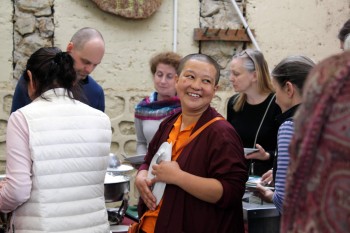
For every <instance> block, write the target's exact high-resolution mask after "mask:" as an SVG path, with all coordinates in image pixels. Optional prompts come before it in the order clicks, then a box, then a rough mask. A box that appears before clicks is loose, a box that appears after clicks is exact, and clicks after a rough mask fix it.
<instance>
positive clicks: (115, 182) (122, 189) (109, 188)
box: [104, 172, 130, 203]
mask: <svg viewBox="0 0 350 233" xmlns="http://www.w3.org/2000/svg"><path fill="white" fill-rule="evenodd" d="M129 190H130V177H129V176H125V175H118V174H115V173H112V172H107V173H106V176H105V181H104V196H105V202H106V203H108V202H117V201H121V200H123V196H124V193H128V192H129Z"/></svg>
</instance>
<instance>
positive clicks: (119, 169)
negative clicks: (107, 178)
mask: <svg viewBox="0 0 350 233" xmlns="http://www.w3.org/2000/svg"><path fill="white" fill-rule="evenodd" d="M133 169H134V168H133V167H132V166H130V165H126V164H122V165H120V166H118V167H115V168H114V167H108V168H107V171H108V172H129V171H132V170H133Z"/></svg>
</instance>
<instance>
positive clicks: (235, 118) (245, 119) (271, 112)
mask: <svg viewBox="0 0 350 233" xmlns="http://www.w3.org/2000/svg"><path fill="white" fill-rule="evenodd" d="M237 95H238V94H235V95H234V96H232V97H231V98H230V99H229V101H228V103H227V120H228V121H229V122H230V123H231V125H232V126H233V127H234V128H235V129H236V131H237V132H238V134H239V136H240V137H241V139H242V142H243V146H244V147H247V148H253V147H255V145H254V140H255V135H256V134H257V131H258V128H259V125H260V122H261V120H262V118H263V116H264V114H265V111H266V109H267V107H268V105H269V103H270V101H271V99H272V98H274V99H272V102H271V105H270V107H269V109H268V111H267V113H266V116H265V119H264V121H263V123H262V125H261V128H260V130H259V133H258V136H257V140H256V143H257V144H260V145H261V146H262V147H263V148H264V149H265V150H266V151H267V152H269V154H270V159H269V160H267V161H263V160H253V161H250V163H252V162H254V168H253V170H254V172H253V173H251V175H258V176H261V175H263V174H264V173H265V172H267V171H268V170H269V169H271V168H272V166H273V159H274V154H275V150H276V144H277V131H278V127H279V124H278V122H277V121H276V117H277V116H278V115H280V114H281V109H280V107H279V106H278V105H277V104H276V102H275V97H274V94H273V93H271V94H270V95H269V96H268V97H267V98H266V99H265V100H264V101H263V102H262V103H260V104H256V105H251V104H249V103H247V102H246V103H245V104H244V106H243V109H242V110H241V111H239V112H236V111H234V110H233V104H234V102H235V101H236V98H237ZM251 170H252V169H251Z"/></svg>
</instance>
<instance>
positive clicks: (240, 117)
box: [227, 49, 281, 181]
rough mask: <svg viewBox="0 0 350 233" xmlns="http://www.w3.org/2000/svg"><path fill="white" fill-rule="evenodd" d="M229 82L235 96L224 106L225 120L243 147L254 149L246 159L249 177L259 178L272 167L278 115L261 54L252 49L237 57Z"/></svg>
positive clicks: (277, 107)
mask: <svg viewBox="0 0 350 233" xmlns="http://www.w3.org/2000/svg"><path fill="white" fill-rule="evenodd" d="M230 81H231V83H232V86H233V88H234V90H235V92H237V94H235V95H233V96H232V97H231V98H230V99H229V101H228V103H227V120H228V121H229V122H230V123H231V124H232V126H233V127H234V128H235V129H236V131H237V132H238V134H239V135H240V137H241V139H242V142H243V145H244V148H250V149H257V150H256V151H255V152H252V153H249V154H246V156H245V157H246V159H247V160H249V164H250V170H249V172H250V175H257V176H262V175H263V174H264V173H266V172H267V171H269V170H270V169H271V168H272V166H273V160H274V154H275V150H276V138H277V130H278V124H277V122H276V116H277V115H279V114H280V113H281V109H280V108H279V106H278V105H277V104H276V103H275V94H274V89H273V86H272V83H271V78H270V74H269V69H268V65H267V63H266V60H265V58H264V56H263V54H262V53H261V52H260V51H257V50H251V49H247V50H244V51H242V52H241V53H239V54H236V55H235V56H234V57H233V58H232V61H231V64H230ZM271 174H272V172H271ZM270 177H272V176H269V179H271V178H270ZM263 179H265V178H264V177H263ZM269 181H270V180H269Z"/></svg>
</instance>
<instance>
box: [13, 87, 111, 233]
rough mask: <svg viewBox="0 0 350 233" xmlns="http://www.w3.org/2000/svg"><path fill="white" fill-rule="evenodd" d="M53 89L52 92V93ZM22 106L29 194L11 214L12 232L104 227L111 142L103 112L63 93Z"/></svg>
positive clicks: (48, 94) (49, 93) (106, 226)
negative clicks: (29, 160)
mask: <svg viewBox="0 0 350 233" xmlns="http://www.w3.org/2000/svg"><path fill="white" fill-rule="evenodd" d="M54 92H55V93H54ZM44 95H45V97H48V98H49V100H44V99H42V98H40V97H39V98H37V99H36V100H35V101H33V102H32V103H31V104H29V105H27V106H25V107H23V108H21V109H20V110H19V111H21V112H22V113H23V114H24V116H25V118H26V120H27V123H28V128H29V147H30V151H31V158H32V161H33V166H32V182H33V183H32V190H31V195H30V199H29V200H28V201H27V202H25V203H24V204H23V205H21V206H20V207H19V208H17V209H16V210H15V211H14V213H13V218H12V223H13V224H14V227H15V229H14V230H15V232H16V233H34V232H41V233H42V232H62V233H63V232H64V233H69V232H74V233H79V232H84V233H86V232H89V233H92V232H109V224H108V220H107V212H106V207H105V201H104V178H105V173H106V168H107V159H108V154H109V151H110V143H111V136H112V133H111V123H110V120H109V118H108V116H107V115H106V114H104V113H103V112H101V111H99V110H96V109H94V108H92V107H90V106H88V105H86V104H83V103H81V102H79V101H73V100H71V99H70V98H68V97H67V96H66V95H65V94H64V89H60V88H58V89H54V90H50V91H47V92H45V93H44Z"/></svg>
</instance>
